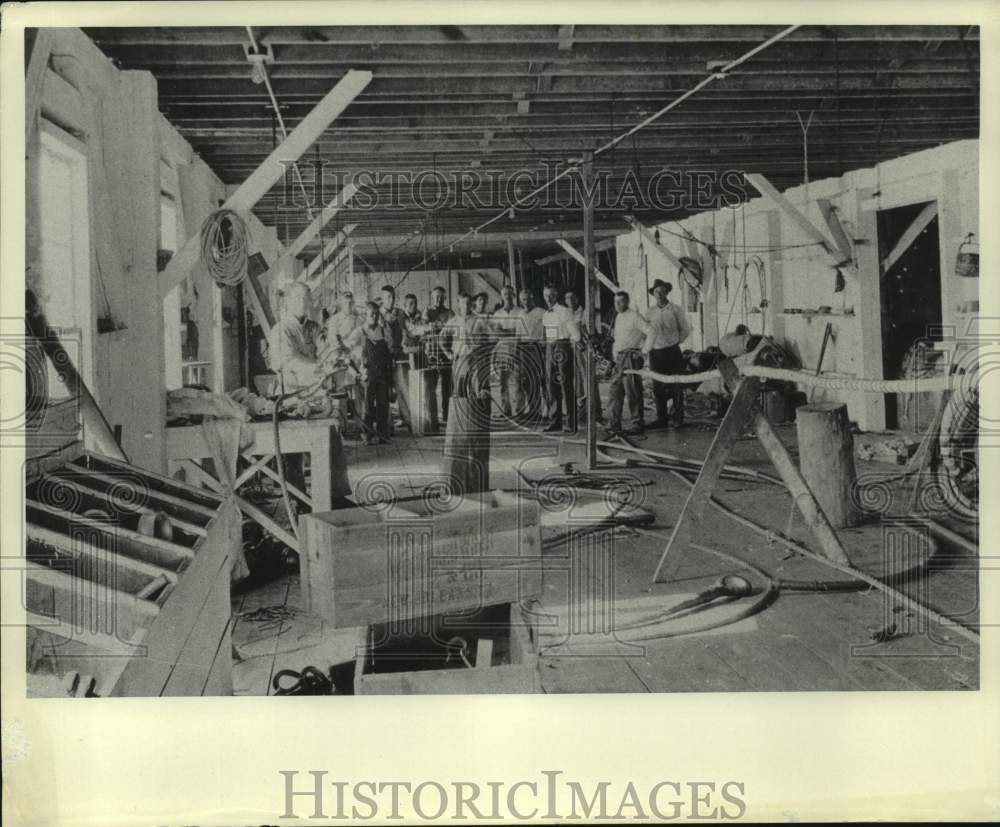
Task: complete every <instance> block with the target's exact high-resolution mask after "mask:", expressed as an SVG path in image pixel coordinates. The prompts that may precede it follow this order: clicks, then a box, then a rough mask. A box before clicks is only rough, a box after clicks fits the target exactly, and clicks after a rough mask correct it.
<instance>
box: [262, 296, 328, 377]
mask: <svg viewBox="0 0 1000 827" xmlns="http://www.w3.org/2000/svg"><path fill="white" fill-rule="evenodd" d="M281 298H282V307H281V318H280V319H279V320H278V323H277V324H276V325H275V326H274V327H273V328H272V329H271V334H270V336H269V337H268V349H267V362H268V367H269V368H270V369H271V370H272V371H273V372H274V373H277V374H278V375H279V377H280V379H281V387H282V388H283V391H284V392H285V393H291V392H292V391H297V390H301V389H302V388H306V387H309V386H310V385H313V384H316V383H317V382H319V381H320V380H321V379H322V378H323V376H324V373H323V370H322V368H321V362H320V360H319V358H318V357H317V349H316V343H317V340H318V338H319V336H318V326H317V325H316V323H315V322H313V321H312V320H310V319H309V317H308V308H309V288H308V287H307V286H306V285H305V284H302V283H301V282H294V283H293V284H291V285H290V286H289V287H288V288H286V289H285V291H284V292H283V293H282V296H281Z"/></svg>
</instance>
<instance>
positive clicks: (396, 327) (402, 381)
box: [381, 284, 413, 432]
mask: <svg viewBox="0 0 1000 827" xmlns="http://www.w3.org/2000/svg"><path fill="white" fill-rule="evenodd" d="M381 297H382V307H381V315H382V321H383V322H384V323H385V324H386V325H388V327H389V330H390V331H391V333H392V336H391V339H390V343H389V348H390V350H391V351H392V363H393V370H392V384H391V389H390V398H395V400H396V404H397V405H398V406H399V416H400V418H401V419H402V420H403V422H404V423H406V425H407V427H409V428H410V431H411V432H412V430H413V427H412V424H411V421H410V407H409V405H408V404H407V397H408V395H409V388H408V387H407V373H408V371H407V367H408V366H409V363H410V360H409V359H408V358H407V357H406V354H405V353H403V328H404V324H405V319H404V315H403V311H402V309H401V308H399V307H397V306H396V290H395V288H394V287H392V286H391V285H389V284H387V285H385V286H384V287H383V288H382V290H381Z"/></svg>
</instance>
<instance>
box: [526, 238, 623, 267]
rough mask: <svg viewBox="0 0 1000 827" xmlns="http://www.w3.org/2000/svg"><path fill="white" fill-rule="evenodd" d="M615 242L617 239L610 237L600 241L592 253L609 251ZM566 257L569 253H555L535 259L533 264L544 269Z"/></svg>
mask: <svg viewBox="0 0 1000 827" xmlns="http://www.w3.org/2000/svg"><path fill="white" fill-rule="evenodd" d="M616 242H617V238H616V237H615V236H612V237H611V238H604V239H601V240H600V241H597V242H595V243H594V252H595V253H601V252H603V251H604V250H610V249H612V248H614V246H615V244H616ZM568 255H569V253H555V254H553V255H551V256H545V257H544V258H536V259H535V264H537V265H538V266H539V267H544V266H545V265H547V264H553V263H554V262H556V261H562V260H563V259H564V258H566V257H567V256H568Z"/></svg>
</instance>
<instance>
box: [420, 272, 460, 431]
mask: <svg viewBox="0 0 1000 827" xmlns="http://www.w3.org/2000/svg"><path fill="white" fill-rule="evenodd" d="M445 295H446V291H445V289H444V288H443V287H441V286H440V285H438V286H437V287H435V288H434V289H433V290H431V304H430V307H428V308H427V309H426V310H425V311H424V312H423V322H424V327H423V346H424V359H425V361H426V364H427V370H426V371H425V372H424V396H425V397H426V399H427V419H428V420H429V424H430V430H431V432H435V431H439V430H440V429H441V424H442V422H443V421H445V420H447V418H448V403H449V402H450V401H451V364H450V362H449V361H448V352H447V350H446V349H445V348H444V346H443V341H442V340H443V335H444V328H445V325H447V324H448V322H450V321H451V320H452V318H454V316H455V314H454V313H453V312H452V310H451V308H449V307H447V306H445V302H444V300H445ZM439 385H440V387H441V408H440V411H441V416H440V419H439V417H438V386H439Z"/></svg>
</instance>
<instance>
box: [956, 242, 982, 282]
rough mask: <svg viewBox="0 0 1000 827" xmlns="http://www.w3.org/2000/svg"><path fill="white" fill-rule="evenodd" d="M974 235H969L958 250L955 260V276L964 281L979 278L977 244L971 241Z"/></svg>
mask: <svg viewBox="0 0 1000 827" xmlns="http://www.w3.org/2000/svg"><path fill="white" fill-rule="evenodd" d="M973 238H975V233H969V234H968V235H967V236H966V237H965V241H963V242H962V243H961V244H960V245H959V248H958V256H956V258H955V275H956V276H960V277H962V278H966V279H977V278H979V244H977V243H976V242H975V241H973V240H972V239H973Z"/></svg>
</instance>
